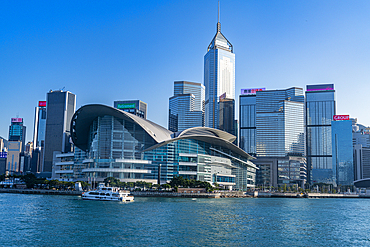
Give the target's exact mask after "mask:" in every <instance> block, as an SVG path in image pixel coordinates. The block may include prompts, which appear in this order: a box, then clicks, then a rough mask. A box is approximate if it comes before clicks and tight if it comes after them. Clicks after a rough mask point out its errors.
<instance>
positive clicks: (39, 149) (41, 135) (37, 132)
mask: <svg viewBox="0 0 370 247" xmlns="http://www.w3.org/2000/svg"><path fill="white" fill-rule="evenodd" d="M45 129H46V101H39V103H38V106H37V107H36V108H35V122H34V129H33V151H32V160H31V172H35V173H36V172H41V171H42V164H43V158H44V148H45Z"/></svg>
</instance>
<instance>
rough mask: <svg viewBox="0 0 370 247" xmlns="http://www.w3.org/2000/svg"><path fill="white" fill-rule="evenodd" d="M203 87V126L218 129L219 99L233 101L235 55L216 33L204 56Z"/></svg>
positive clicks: (226, 41)
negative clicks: (204, 93) (204, 97)
mask: <svg viewBox="0 0 370 247" xmlns="http://www.w3.org/2000/svg"><path fill="white" fill-rule="evenodd" d="M204 86H205V87H206V101H205V126H206V127H211V128H216V129H218V128H219V99H220V96H221V95H224V97H222V98H226V99H231V100H235V54H234V52H233V46H232V44H231V43H230V42H229V41H228V40H227V39H226V38H225V36H224V35H223V34H222V33H221V23H220V22H219V21H218V22H217V32H216V35H215V36H214V37H213V39H212V41H211V43H210V44H209V46H208V49H207V53H206V55H205V56H204Z"/></svg>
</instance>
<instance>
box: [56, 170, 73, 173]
mask: <svg viewBox="0 0 370 247" xmlns="http://www.w3.org/2000/svg"><path fill="white" fill-rule="evenodd" d="M55 173H56V174H71V173H73V170H59V171H55Z"/></svg>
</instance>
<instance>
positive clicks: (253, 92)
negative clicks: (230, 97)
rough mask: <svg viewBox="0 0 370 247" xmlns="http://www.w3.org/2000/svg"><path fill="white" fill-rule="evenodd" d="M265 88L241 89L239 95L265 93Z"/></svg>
mask: <svg viewBox="0 0 370 247" xmlns="http://www.w3.org/2000/svg"><path fill="white" fill-rule="evenodd" d="M265 90H266V88H248V89H242V92H241V94H244V95H245V94H256V92H258V91H265Z"/></svg>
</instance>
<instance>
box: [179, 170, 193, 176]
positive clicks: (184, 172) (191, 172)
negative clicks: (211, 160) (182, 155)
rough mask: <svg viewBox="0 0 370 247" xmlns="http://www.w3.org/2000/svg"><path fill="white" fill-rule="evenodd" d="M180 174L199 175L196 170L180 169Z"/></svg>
mask: <svg viewBox="0 0 370 247" xmlns="http://www.w3.org/2000/svg"><path fill="white" fill-rule="evenodd" d="M179 175H197V172H196V171H179Z"/></svg>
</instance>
